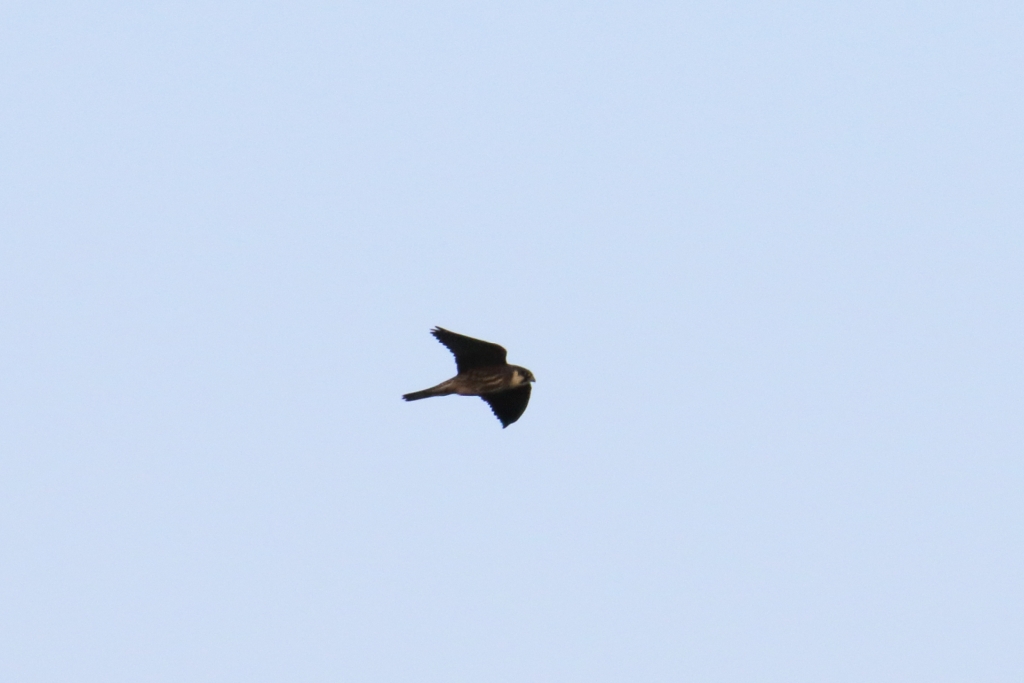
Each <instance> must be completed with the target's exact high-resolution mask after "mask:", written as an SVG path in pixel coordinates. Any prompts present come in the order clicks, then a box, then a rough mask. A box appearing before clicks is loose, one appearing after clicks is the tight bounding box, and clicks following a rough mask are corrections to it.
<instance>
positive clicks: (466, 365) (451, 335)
mask: <svg viewBox="0 0 1024 683" xmlns="http://www.w3.org/2000/svg"><path fill="white" fill-rule="evenodd" d="M430 333H431V334H432V335H434V337H436V338H437V341H439V342H441V343H442V344H444V345H445V346H447V347H448V350H449V351H451V352H452V354H453V355H454V356H455V367H457V368H458V369H459V372H460V373H462V372H465V371H466V370H472V369H474V368H485V367H489V366H493V365H504V364H505V354H506V351H505V349H504V348H503V347H501V346H498V345H497V344H492V343H491V342H485V341H483V340H481V339H473V338H472V337H467V336H465V335H463V334H457V333H455V332H449V331H448V330H446V329H444V328H443V327H435V328H434V329H433V330H431V331H430ZM516 417H518V415H517V416H516Z"/></svg>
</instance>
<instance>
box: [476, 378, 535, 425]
mask: <svg viewBox="0 0 1024 683" xmlns="http://www.w3.org/2000/svg"><path fill="white" fill-rule="evenodd" d="M480 398H482V399H483V400H485V401H487V404H488V405H490V406H491V412H492V413H494V416H495V417H497V418H498V419H499V420H501V428H502V429H504V428H505V427H508V426H509V425H510V424H512V423H513V422H515V421H516V420H518V419H519V418H520V417H522V415H523V413H524V412H526V404H527V403H529V402H530V385H529V384H524V385H523V386H521V387H517V388H515V389H509V390H508V391H500V392H498V393H496V394H486V395H484V396H481V397H480Z"/></svg>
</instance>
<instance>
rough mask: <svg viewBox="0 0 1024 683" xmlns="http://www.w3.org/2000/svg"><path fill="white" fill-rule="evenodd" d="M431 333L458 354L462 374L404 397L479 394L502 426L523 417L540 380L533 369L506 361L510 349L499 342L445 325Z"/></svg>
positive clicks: (457, 361) (408, 398)
mask: <svg viewBox="0 0 1024 683" xmlns="http://www.w3.org/2000/svg"><path fill="white" fill-rule="evenodd" d="M430 333H431V334H432V335H434V337H436V338H437V341H439V342H441V343H442V344H444V345H445V346H447V347H448V350H449V351H451V352H452V355H454V356H455V367H456V369H457V370H458V374H457V375H455V376H454V377H452V378H451V379H449V380H445V381H444V382H441V383H440V384H438V385H437V386H435V387H430V388H429V389H424V390H423V391H414V392H412V393H411V394H406V395H405V396H403V397H402V398H404V399H405V400H406V401H418V400H420V399H421V398H430V397H431V396H448V395H449V394H458V395H459V396H479V397H480V398H482V399H483V400H485V401H487V405H489V406H490V407H491V412H493V413H494V415H495V417H497V418H498V419H499V420H501V427H502V429H504V428H505V427H508V426H509V425H510V424H512V423H513V422H515V421H516V420H518V419H519V418H520V417H521V416H522V414H523V412H525V411H526V404H527V403H529V402H530V382H535V381H536V380H535V379H534V378H533V373H532V372H530V371H529V370H527V369H526V368H523V367H520V366H518V365H509V364H508V363H506V362H505V354H506V353H507V352H506V351H505V349H504V348H503V347H501V346H498V345H497V344H492V343H491V342H485V341H483V340H480V339H473V338H472V337H467V336H465V335H462V334H456V333H455V332H449V331H448V330H446V329H444V328H443V327H435V328H434V329H433V330H431V331H430Z"/></svg>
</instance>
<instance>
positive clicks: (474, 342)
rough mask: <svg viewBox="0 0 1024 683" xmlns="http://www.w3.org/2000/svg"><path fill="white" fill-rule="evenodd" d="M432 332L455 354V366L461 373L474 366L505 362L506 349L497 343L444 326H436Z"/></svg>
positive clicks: (502, 363)
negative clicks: (459, 332)
mask: <svg viewBox="0 0 1024 683" xmlns="http://www.w3.org/2000/svg"><path fill="white" fill-rule="evenodd" d="M430 334H432V335H434V337H436V338H437V341H439V342H441V343H442V344H444V345H445V346H447V347H448V350H449V351H451V352H452V354H453V355H454V356H455V367H457V368H458V369H459V373H463V372H465V371H466V370H472V369H473V368H484V367H488V366H492V365H504V364H505V353H506V352H505V349H504V348H502V347H501V346H498V345H497V344H492V343H491V342H485V341H483V340H481V339H473V338H472V337H467V336H465V335H462V334H457V333H455V332H449V331H448V330H446V329H444V328H443V327H435V328H434V329H432V330H431V331H430Z"/></svg>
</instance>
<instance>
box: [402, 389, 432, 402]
mask: <svg viewBox="0 0 1024 683" xmlns="http://www.w3.org/2000/svg"><path fill="white" fill-rule="evenodd" d="M431 396H439V394H435V393H434V390H433V389H424V390H423V391H414V392H412V393H411V394H404V395H403V396H402V398H404V399H405V400H406V401H418V400H420V399H421V398H430V397H431Z"/></svg>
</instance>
